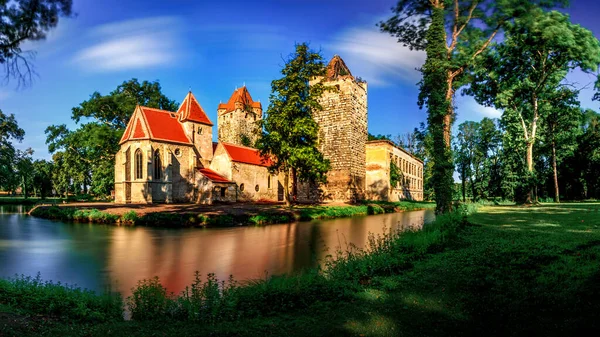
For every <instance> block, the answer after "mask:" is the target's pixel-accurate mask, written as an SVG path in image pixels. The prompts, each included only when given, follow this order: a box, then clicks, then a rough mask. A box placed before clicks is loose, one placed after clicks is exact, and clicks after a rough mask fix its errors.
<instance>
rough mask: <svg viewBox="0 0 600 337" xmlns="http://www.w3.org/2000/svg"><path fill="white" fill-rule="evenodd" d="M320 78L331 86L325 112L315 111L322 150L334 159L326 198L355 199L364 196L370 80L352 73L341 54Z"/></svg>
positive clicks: (323, 188) (324, 95) (331, 62)
mask: <svg viewBox="0 0 600 337" xmlns="http://www.w3.org/2000/svg"><path fill="white" fill-rule="evenodd" d="M318 81H321V82H322V83H323V85H325V86H327V87H332V89H333V90H331V91H326V92H325V93H324V94H323V96H322V98H321V101H320V103H321V106H322V107H323V110H322V111H317V112H315V113H314V118H315V120H316V121H317V123H318V124H319V149H320V151H321V153H323V155H324V156H325V158H327V159H329V160H330V162H331V170H330V171H329V173H328V174H327V184H326V185H325V186H323V187H322V190H323V191H322V192H323V196H322V197H323V199H324V200H326V201H346V202H347V201H356V200H362V199H364V196H365V174H366V173H365V172H366V170H365V165H366V143H367V139H368V133H367V83H366V82H365V81H362V80H361V79H357V78H356V77H354V76H352V73H351V72H350V69H348V67H347V66H346V64H345V63H344V60H342V58H341V57H339V56H338V55H335V56H334V57H333V58H332V59H331V61H330V62H329V65H328V66H327V73H326V75H325V77H324V78H323V77H321V78H317V79H315V80H314V81H311V83H316V82H318Z"/></svg>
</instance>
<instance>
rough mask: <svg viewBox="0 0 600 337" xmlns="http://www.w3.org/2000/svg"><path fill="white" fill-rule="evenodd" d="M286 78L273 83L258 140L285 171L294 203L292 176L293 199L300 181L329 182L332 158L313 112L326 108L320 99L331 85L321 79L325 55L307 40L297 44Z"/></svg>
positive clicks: (277, 167)
mask: <svg viewBox="0 0 600 337" xmlns="http://www.w3.org/2000/svg"><path fill="white" fill-rule="evenodd" d="M281 73H282V74H283V77H282V78H280V79H277V80H274V81H273V82H272V83H271V88H272V91H271V97H270V101H271V102H270V104H269V108H268V109H267V113H266V118H264V119H262V120H261V121H260V125H261V128H262V134H261V136H260V138H259V139H258V141H257V144H256V145H257V148H258V149H259V150H260V151H261V154H262V155H264V156H268V157H270V158H271V159H272V165H271V167H270V169H271V170H272V171H274V172H275V171H277V172H283V173H284V176H285V183H284V189H285V192H284V196H285V200H286V203H287V204H289V203H290V197H289V196H290V191H289V179H290V175H291V180H292V193H291V194H292V199H293V200H296V197H297V193H298V192H297V186H298V181H299V180H300V181H303V182H309V183H322V182H325V181H326V173H327V171H328V170H329V161H328V160H326V159H325V158H324V157H323V154H322V153H321V152H319V149H318V143H317V142H318V131H319V126H318V124H317V123H316V122H315V120H314V118H313V112H314V111H319V110H322V109H323V108H322V107H321V104H320V103H319V99H320V98H321V95H322V94H323V92H324V91H325V90H327V88H326V87H325V86H324V85H323V84H322V83H321V82H319V81H317V82H314V83H312V84H311V81H313V80H315V79H316V78H317V77H319V76H325V64H324V63H323V57H322V56H321V54H319V53H317V52H314V51H312V50H311V49H309V47H308V45H307V44H306V43H302V44H298V45H296V52H295V53H294V54H292V55H290V56H289V58H288V60H287V61H286V63H285V66H284V68H283V69H282V70H281Z"/></svg>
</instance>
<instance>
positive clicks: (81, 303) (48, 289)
mask: <svg viewBox="0 0 600 337" xmlns="http://www.w3.org/2000/svg"><path fill="white" fill-rule="evenodd" d="M0 303H1V304H4V305H8V306H10V307H12V308H15V309H17V310H20V311H25V312H26V313H35V314H38V315H45V316H50V317H55V318H59V319H69V320H77V321H84V322H104V321H114V320H122V319H123V301H122V299H121V296H120V295H119V294H118V293H113V292H110V291H107V292H105V293H104V294H100V295H99V294H96V293H95V292H92V291H89V290H85V289H84V290H82V289H81V288H77V287H74V286H70V285H67V284H61V283H60V282H57V283H53V282H52V281H43V280H42V279H41V277H40V275H39V274H38V275H37V276H36V277H30V276H22V275H21V276H17V277H14V278H12V279H0Z"/></svg>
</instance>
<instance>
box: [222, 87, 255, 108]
mask: <svg viewBox="0 0 600 337" xmlns="http://www.w3.org/2000/svg"><path fill="white" fill-rule="evenodd" d="M236 102H239V103H242V105H243V106H250V107H252V108H259V109H262V104H260V102H254V101H253V100H252V96H250V92H248V89H247V88H246V86H243V87H241V88H239V89H236V90H235V91H234V92H233V94H232V95H231V97H230V98H229V101H228V102H227V103H221V104H219V109H225V112H230V111H234V110H235V103H236Z"/></svg>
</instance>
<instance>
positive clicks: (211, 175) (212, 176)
mask: <svg viewBox="0 0 600 337" xmlns="http://www.w3.org/2000/svg"><path fill="white" fill-rule="evenodd" d="M198 171H200V173H202V175H204V176H205V177H206V178H208V179H209V180H210V181H214V182H216V183H232V181H230V180H227V178H225V177H223V176H222V175H220V174H218V173H217V172H215V171H213V170H211V169H209V168H200V169H198Z"/></svg>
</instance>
